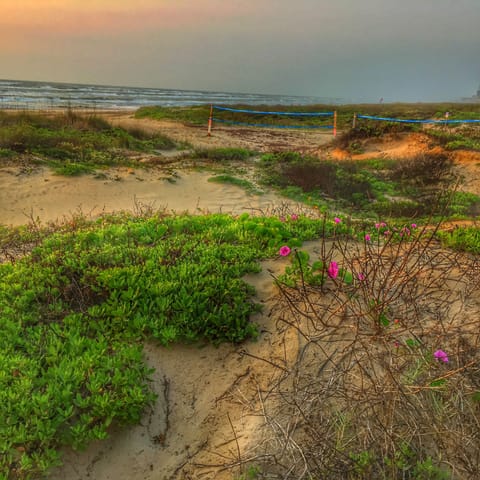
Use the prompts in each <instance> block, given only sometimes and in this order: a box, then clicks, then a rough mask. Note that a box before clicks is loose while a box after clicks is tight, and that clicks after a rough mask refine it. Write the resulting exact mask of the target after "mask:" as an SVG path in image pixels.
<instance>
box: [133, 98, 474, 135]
mask: <svg viewBox="0 0 480 480" xmlns="http://www.w3.org/2000/svg"><path fill="white" fill-rule="evenodd" d="M232 108H237V109H248V110H252V109H253V110H258V111H276V112H331V111H333V110H336V111H337V114H338V120H337V121H338V127H339V128H340V129H349V128H350V127H351V126H352V120H353V114H354V113H357V114H365V115H374V116H382V117H391V118H405V119H412V120H424V119H437V120H443V119H444V118H445V113H446V112H450V117H449V118H450V119H452V120H453V119H456V120H461V119H472V118H480V106H479V105H478V104H468V103H441V104H438V103H417V104H411V103H409V104H407V103H386V104H377V105H374V104H357V105H354V104H352V105H322V104H319V105H308V106H306V105H305V106H304V105H302V106H298V105H296V106H285V105H257V106H255V107H254V108H252V106H251V105H232ZM209 115H210V106H209V105H200V106H195V107H143V108H140V109H139V110H137V112H136V114H135V116H136V118H153V119H157V120H173V121H181V122H185V123H191V124H194V125H205V128H206V125H207V121H208V117H209ZM214 116H216V117H218V118H222V119H224V120H234V121H237V122H245V123H274V124H277V125H298V124H300V125H302V124H303V125H322V124H323V125H324V124H331V123H332V118H331V117H326V118H312V117H306V118H301V117H290V118H289V117H285V116H276V117H275V116H272V115H250V114H245V113H230V112H220V111H214ZM358 126H359V127H362V128H366V129H373V130H378V129H381V130H384V131H387V130H388V131H391V132H399V131H405V130H412V129H416V128H419V127H415V126H412V125H405V124H398V123H390V124H385V123H383V122H382V123H380V122H372V121H369V120H359V122H358Z"/></svg>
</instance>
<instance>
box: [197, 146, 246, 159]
mask: <svg viewBox="0 0 480 480" xmlns="http://www.w3.org/2000/svg"><path fill="white" fill-rule="evenodd" d="M254 155H255V152H252V151H251V150H247V149H245V148H208V149H207V148H204V149H195V150H194V151H193V153H192V155H191V157H192V158H193V159H202V160H210V161H212V162H231V161H245V160H248V159H249V158H251V157H253V156H254Z"/></svg>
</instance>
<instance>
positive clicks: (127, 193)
mask: <svg viewBox="0 0 480 480" xmlns="http://www.w3.org/2000/svg"><path fill="white" fill-rule="evenodd" d="M212 176H213V174H212V173H208V172H198V171H178V172H174V173H173V174H172V173H166V172H164V171H162V170H160V169H155V168H154V169H149V170H136V171H132V170H131V169H126V168H123V169H115V170H111V171H109V172H108V173H107V175H106V177H105V178H101V179H99V178H95V177H94V176H92V175H83V176H80V177H63V176H58V175H54V174H53V173H52V172H51V171H49V170H47V169H38V170H36V171H34V172H32V173H29V174H22V173H21V172H20V171H19V170H18V169H12V168H9V169H2V170H0V224H1V223H3V224H6V225H21V224H25V223H27V222H28V220H29V218H32V217H33V218H35V219H37V218H38V219H39V220H40V221H42V222H48V221H55V220H57V219H58V220H62V219H63V218H64V217H67V218H68V217H71V216H72V215H74V214H76V213H78V212H79V211H81V212H83V213H85V214H88V215H92V216H96V215H99V214H101V213H102V212H113V211H121V210H130V211H131V210H135V209H136V208H139V207H140V208H141V207H142V205H148V206H152V207H153V208H155V209H165V210H166V211H175V212H190V213H205V212H211V213H218V212H224V213H227V212H228V213H233V214H238V213H241V212H245V211H258V210H262V211H267V210H269V209H271V208H273V206H274V205H279V204H281V203H285V200H282V199H281V198H280V197H278V196H277V195H275V194H273V193H265V194H264V195H260V196H258V195H248V194H246V193H245V191H244V190H242V189H241V188H239V187H236V186H233V185H227V184H221V183H214V182H209V181H208V179H209V178H211V177H212Z"/></svg>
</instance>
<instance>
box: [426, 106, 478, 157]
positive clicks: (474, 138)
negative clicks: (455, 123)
mask: <svg viewBox="0 0 480 480" xmlns="http://www.w3.org/2000/svg"><path fill="white" fill-rule="evenodd" d="M478 117H480V114H479V115H478ZM478 117H477V118H478ZM427 133H428V135H430V136H431V137H433V138H435V140H437V141H438V142H440V144H442V145H443V146H444V147H445V148H446V149H447V150H459V149H465V150H473V151H480V131H479V129H478V127H467V126H461V127H454V128H447V129H440V128H432V129H429V130H427Z"/></svg>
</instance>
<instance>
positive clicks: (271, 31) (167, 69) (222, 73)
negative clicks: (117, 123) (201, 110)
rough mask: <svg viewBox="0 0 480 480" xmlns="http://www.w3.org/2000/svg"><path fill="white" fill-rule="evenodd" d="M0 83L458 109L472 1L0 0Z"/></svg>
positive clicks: (475, 82)
mask: <svg viewBox="0 0 480 480" xmlns="http://www.w3.org/2000/svg"><path fill="white" fill-rule="evenodd" d="M0 78H3V79H13V80H39V81H57V82H71V83H93V84H105V85H128V86H140V87H156V88H178V89H188V90H209V91H225V92H246V93H271V94H288V95H306V96H318V97H326V98H340V99H343V100H344V101H355V102H358V101H378V100H379V99H380V98H383V99H384V101H386V102H387V101H440V100H455V99H459V98H461V97H468V96H471V95H473V94H474V93H475V92H476V90H477V89H478V88H479V83H480V0H0Z"/></svg>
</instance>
